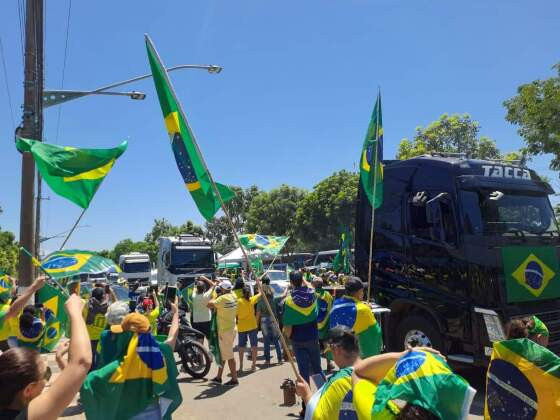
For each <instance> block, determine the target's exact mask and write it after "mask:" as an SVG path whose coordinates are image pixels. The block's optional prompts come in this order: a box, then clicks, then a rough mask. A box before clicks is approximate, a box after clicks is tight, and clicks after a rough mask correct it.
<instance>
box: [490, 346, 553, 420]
mask: <svg viewBox="0 0 560 420" xmlns="http://www.w3.org/2000/svg"><path fill="white" fill-rule="evenodd" d="M504 413H511V417H512V418H518V419H536V420H539V419H543V420H552V419H557V418H560V357H558V356H556V355H555V354H554V353H552V352H551V351H549V350H548V349H546V348H544V347H542V346H540V345H539V344H537V343H535V342H533V341H531V340H529V339H528V338H519V339H515V340H506V341H500V342H496V343H494V347H493V351H492V357H491V360H490V365H489V366H488V372H487V374H486V404H485V407H484V418H486V419H501V418H504Z"/></svg>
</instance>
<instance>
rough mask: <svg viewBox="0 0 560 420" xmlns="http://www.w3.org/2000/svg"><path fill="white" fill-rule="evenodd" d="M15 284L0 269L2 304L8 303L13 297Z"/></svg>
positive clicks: (0, 297) (0, 298)
mask: <svg viewBox="0 0 560 420" xmlns="http://www.w3.org/2000/svg"><path fill="white" fill-rule="evenodd" d="M13 288H14V284H13V283H12V280H11V279H10V277H8V275H7V274H6V273H4V272H3V271H2V270H1V269H0V302H8V301H9V300H10V298H11V297H12V289H13Z"/></svg>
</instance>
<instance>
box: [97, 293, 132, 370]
mask: <svg viewBox="0 0 560 420" xmlns="http://www.w3.org/2000/svg"><path fill="white" fill-rule="evenodd" d="M129 313H130V307H129V305H128V303H126V302H123V301H118V302H114V303H112V304H111V305H109V307H108V308H107V313H106V314H105V318H107V328H106V329H105V330H104V331H103V332H102V333H101V336H100V337H99V343H98V344H97V355H98V357H97V368H98V369H100V368H102V367H103V366H105V365H107V364H108V363H110V362H112V361H113V360H117V359H119V358H120V357H121V356H122V355H124V353H125V352H126V347H122V345H120V341H119V340H117V336H116V334H113V333H112V332H111V326H113V325H120V324H121V323H122V322H123V320H124V318H125V316H127V315H128V314H129Z"/></svg>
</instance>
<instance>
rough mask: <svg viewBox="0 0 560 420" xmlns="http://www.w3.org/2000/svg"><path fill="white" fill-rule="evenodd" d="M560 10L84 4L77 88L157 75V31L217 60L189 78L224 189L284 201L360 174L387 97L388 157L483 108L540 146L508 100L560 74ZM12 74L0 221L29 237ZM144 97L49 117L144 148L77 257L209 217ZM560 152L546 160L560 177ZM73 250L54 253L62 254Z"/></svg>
mask: <svg viewBox="0 0 560 420" xmlns="http://www.w3.org/2000/svg"><path fill="white" fill-rule="evenodd" d="M46 3H47V5H46V46H45V52H46V72H45V86H46V87H48V88H51V89H59V88H61V78H62V65H63V58H64V41H65V35H66V32H65V28H66V17H67V11H68V0H59V1H53V0H50V1H49V0H47V2H46ZM0 10H1V13H0V36H1V38H2V43H3V46H4V51H5V54H6V57H5V58H6V64H7V67H8V74H7V76H8V81H9V90H10V94H11V99H12V112H13V113H14V118H15V120H16V124H18V123H19V120H20V118H21V110H20V105H21V104H22V102H23V91H22V75H23V67H22V56H21V44H20V29H19V25H18V12H17V2H16V1H13V0H12V1H4V2H2V6H1V7H0ZM559 15H560V4H559V3H558V2H557V1H539V2H527V1H519V0H516V1H511V0H510V1H504V0H502V1H491V2H490V1H480V0H477V1H471V2H444V1H395V0H383V1H372V0H370V1H365V0H332V1H319V0H313V1H311V0H308V1H292V0H287V1H282V2H258V1H248V0H238V1H226V0H223V1H217V0H215V1H214V0H205V1H192V0H189V1H179V0H176V1H163V0H162V1H158V2H139V1H132V0H126V1H125V0H121V1H108V0H98V1H95V2H79V1H74V2H73V3H72V10H71V20H70V33H69V43H68V56H67V65H66V76H65V83H64V88H66V89H80V90H82V89H84V90H85V89H93V88H97V87H100V86H103V85H106V84H109V83H112V82H117V81H120V80H123V79H127V78H130V77H133V76H136V75H141V74H144V73H147V72H149V66H148V62H147V59H146V53H145V47H144V42H143V34H144V33H148V34H150V36H151V37H152V39H153V40H154V42H155V44H156V46H157V48H158V50H159V53H160V55H161V56H162V58H163V60H164V62H165V63H166V65H168V66H171V65H176V64H186V63H215V64H219V65H222V66H223V67H224V70H223V72H222V73H220V74H219V75H211V74H208V73H206V72H203V71H200V70H198V71H197V70H185V71H179V72H175V73H172V80H173V83H174V85H175V88H176V90H177V93H178V95H179V97H180V99H181V101H182V103H183V107H184V109H185V112H186V113H187V116H188V117H189V120H190V123H191V125H192V127H193V130H194V132H195V134H196V136H197V138H198V141H199V144H200V146H201V148H202V151H203V153H204V155H205V157H206V160H207V162H208V164H209V166H210V168H211V170H212V172H213V174H214V177H215V178H216V179H217V180H219V181H221V182H223V183H228V184H235V185H241V186H244V187H246V186H249V185H251V184H256V185H258V186H259V187H260V188H262V189H270V188H273V187H276V186H278V185H280V184H282V183H286V184H290V185H295V186H298V187H302V188H307V189H310V188H312V187H313V185H315V184H316V183H317V182H318V181H320V180H321V179H322V178H324V177H326V176H328V175H330V174H331V173H332V172H334V171H336V170H340V169H348V170H353V169H354V168H355V167H356V162H357V160H358V157H359V152H360V148H361V144H362V141H363V136H364V134H365V130H366V127H367V124H368V120H369V116H370V113H371V110H372V108H373V103H374V100H375V96H376V93H377V87H378V86H381V89H382V95H383V123H384V132H385V156H386V157H387V158H388V157H392V156H394V154H395V151H396V148H397V144H398V142H399V141H400V140H401V139H402V138H403V137H411V136H412V135H413V133H414V129H415V127H417V126H419V125H424V126H425V125H427V124H429V123H430V122H431V121H433V120H435V119H437V118H438V117H439V116H440V115H441V114H442V113H444V112H447V113H454V112H458V113H464V112H468V113H470V114H471V115H472V117H473V118H474V119H476V120H478V121H480V123H481V127H482V128H481V134H482V135H487V136H490V137H491V138H493V139H495V140H496V142H497V144H498V146H499V147H500V148H501V149H502V150H504V151H508V150H515V149H518V148H519V147H521V146H522V145H523V142H522V140H521V139H520V138H519V136H518V135H517V133H516V128H515V127H514V126H512V125H510V124H509V123H507V122H506V121H505V119H504V116H505V110H504V108H503V106H502V102H503V101H504V100H505V99H507V98H510V97H511V96H513V95H515V93H516V88H517V86H518V85H520V84H522V83H525V82H528V81H531V80H533V79H536V78H546V77H550V76H551V75H553V71H552V70H551V66H552V65H553V64H554V63H556V62H558V61H560V51H559V50H558V40H559V39H560V23H559V20H558V16H559ZM3 77H4V75H3V74H2V77H1V78H2V80H1V81H0V82H1V88H0V92H1V93H0V133H1V141H0V180H1V188H0V205H1V206H2V208H3V209H4V213H3V214H2V215H1V216H0V226H1V227H2V229H4V230H11V231H13V232H16V236H17V232H18V231H19V203H20V171H21V158H20V155H19V154H18V152H17V151H16V149H15V147H14V145H13V129H14V126H13V124H12V121H11V117H10V110H9V106H8V99H7V95H6V86H5V82H4V79H3ZM123 89H126V90H140V91H143V92H145V93H146V94H147V95H148V96H147V98H146V100H144V101H131V100H130V99H128V98H124V97H123V98H120V97H117V98H113V97H103V96H90V97H87V98H82V99H79V100H76V101H74V102H70V103H67V104H64V105H61V107H60V108H61V118H60V129H59V135H58V138H57V136H56V131H57V116H58V115H57V114H58V109H57V108H56V107H53V108H49V109H48V110H46V111H45V131H44V138H45V140H46V141H48V142H51V143H56V144H64V145H72V146H77V147H111V146H114V145H117V144H118V143H119V142H120V141H122V140H123V139H128V140H129V148H128V150H127V152H126V153H125V154H124V155H123V156H122V157H121V158H120V160H119V161H118V162H117V164H116V165H115V167H114V169H113V171H112V172H111V174H110V175H109V177H108V178H107V179H106V180H105V182H104V184H103V185H102V186H101V188H100V190H99V191H98V193H97V195H96V197H95V199H94V200H93V202H92V204H91V206H90V208H89V209H88V211H87V213H86V215H85V216H84V219H83V223H84V224H87V225H90V226H91V227H89V228H84V229H80V230H78V231H76V233H75V235H74V236H73V238H72V239H71V240H70V242H69V244H68V246H69V247H77V248H84V249H101V248H108V247H112V246H113V245H114V244H115V243H116V242H117V241H118V240H120V239H123V238H127V237H130V238H132V239H134V240H141V239H142V238H143V236H144V234H145V233H146V232H147V231H148V230H149V229H150V228H151V226H152V223H153V219H154V218H160V217H165V218H167V219H168V220H170V221H171V222H172V223H175V224H179V223H183V222H184V221H186V220H187V219H191V220H193V221H195V222H197V223H202V221H203V220H202V217H201V216H200V215H199V213H198V212H197V210H196V207H195V205H194V203H193V201H192V200H191V198H190V196H189V195H188V193H187V191H186V190H185V188H184V186H183V184H182V182H181V178H180V175H179V173H178V171H177V169H176V166H175V163H174V160H173V156H172V153H171V151H170V148H169V145H168V141H167V140H168V138H167V134H166V132H165V129H164V125H163V121H162V116H161V111H160V108H159V105H158V102H157V98H156V95H155V91H154V87H153V83H152V81H151V80H147V81H144V82H139V83H137V84H135V85H130V86H128V87H124V88H123ZM548 161H549V158H547V157H546V156H545V157H541V158H537V159H535V160H534V161H533V162H532V164H531V165H530V166H531V167H533V168H534V169H536V170H537V171H538V172H540V173H542V174H545V175H547V176H549V177H550V178H551V179H552V180H553V186H554V187H555V188H557V189H558V186H559V183H558V181H557V180H558V174H557V173H553V172H550V171H548ZM46 189H47V195H48V196H49V197H50V200H49V201H46V202H45V203H44V205H43V209H44V215H45V216H44V218H43V231H42V234H43V235H46V236H49V235H52V234H56V233H58V232H61V231H64V230H66V229H69V228H70V227H71V225H72V223H73V221H74V220H75V218H76V217H77V216H78V215H79V213H80V210H81V209H79V208H78V207H77V206H75V205H73V204H72V203H71V202H69V201H67V200H65V199H62V198H60V197H57V196H56V195H54V194H53V193H52V192H50V190H48V187H47V188H46ZM59 244H60V242H58V241H57V240H54V239H53V240H51V241H48V242H45V247H44V248H45V251H47V252H48V251H50V250H54V249H57V247H58V245H59Z"/></svg>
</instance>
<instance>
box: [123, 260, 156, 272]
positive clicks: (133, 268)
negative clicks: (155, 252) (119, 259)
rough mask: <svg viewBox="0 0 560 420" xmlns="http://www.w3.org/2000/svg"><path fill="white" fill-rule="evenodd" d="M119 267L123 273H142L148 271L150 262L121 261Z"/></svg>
mask: <svg viewBox="0 0 560 420" xmlns="http://www.w3.org/2000/svg"><path fill="white" fill-rule="evenodd" d="M121 269H122V271H124V272H125V273H144V272H146V271H150V263H149V262H148V261H142V262H139V261H131V262H123V264H122V267H121Z"/></svg>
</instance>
